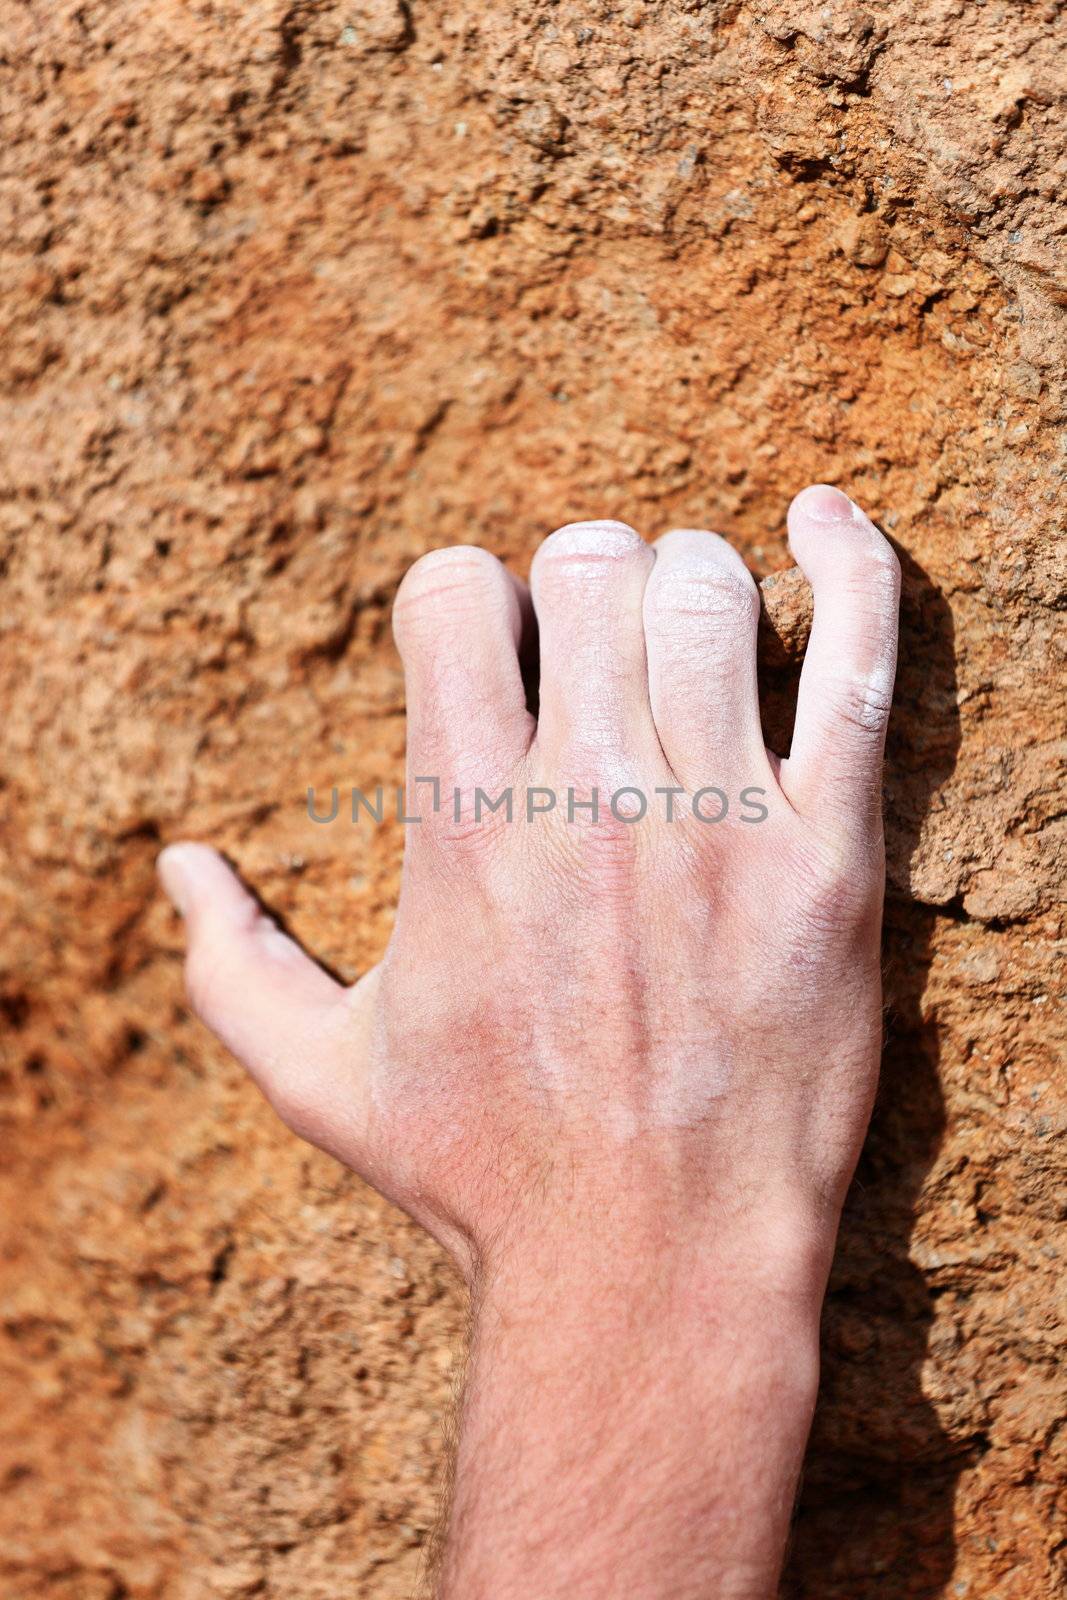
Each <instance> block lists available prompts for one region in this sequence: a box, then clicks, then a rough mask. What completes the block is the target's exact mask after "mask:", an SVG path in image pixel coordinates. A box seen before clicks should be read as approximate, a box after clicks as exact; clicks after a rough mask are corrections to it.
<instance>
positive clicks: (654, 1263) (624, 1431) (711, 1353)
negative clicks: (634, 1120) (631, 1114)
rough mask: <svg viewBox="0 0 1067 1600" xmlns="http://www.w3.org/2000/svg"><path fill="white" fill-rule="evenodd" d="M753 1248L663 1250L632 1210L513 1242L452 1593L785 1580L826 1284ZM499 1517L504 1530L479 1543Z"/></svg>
mask: <svg viewBox="0 0 1067 1600" xmlns="http://www.w3.org/2000/svg"><path fill="white" fill-rule="evenodd" d="M722 1242H723V1241H722V1240H721V1239H720V1241H719V1243H720V1245H721V1244H722ZM753 1251H754V1247H753V1246H752V1245H751V1243H749V1245H748V1246H747V1247H746V1249H745V1250H742V1249H741V1248H740V1246H737V1247H736V1248H735V1249H734V1250H733V1251H732V1252H726V1253H725V1256H724V1255H722V1254H720V1252H719V1250H718V1249H715V1250H713V1249H711V1248H710V1247H707V1246H705V1248H704V1249H703V1250H697V1249H694V1248H686V1249H685V1250H682V1249H680V1248H678V1246H677V1242H676V1244H675V1245H674V1246H673V1247H672V1248H670V1249H665V1248H663V1247H661V1248H660V1250H659V1251H658V1252H656V1251H652V1250H650V1249H648V1248H647V1242H646V1241H641V1247H640V1248H635V1241H634V1239H633V1236H632V1233H631V1232H630V1231H629V1230H628V1229H625V1228H622V1227H620V1226H618V1225H616V1226H615V1228H614V1230H613V1231H611V1232H610V1233H607V1234H605V1233H604V1231H603V1230H599V1231H598V1236H597V1237H596V1238H595V1241H594V1240H591V1237H590V1232H589V1231H588V1230H583V1231H582V1233H581V1234H580V1235H577V1236H576V1235H575V1234H574V1233H573V1232H572V1233H571V1234H570V1235H569V1236H564V1235H561V1234H552V1235H545V1234H542V1235H541V1237H540V1238H539V1239H538V1241H537V1243H536V1245H533V1244H532V1243H531V1242H530V1241H526V1248H524V1249H523V1250H522V1251H517V1250H516V1251H512V1250H509V1251H507V1252H504V1253H503V1254H499V1253H498V1255H497V1256H496V1258H495V1259H494V1262H493V1264H492V1267H491V1269H489V1270H486V1271H485V1272H484V1273H483V1275H482V1276H481V1277H480V1279H479V1281H478V1282H477V1284H476V1286H475V1294H474V1300H473V1309H474V1324H473V1332H472V1341H471V1351H470V1363H469V1373H468V1384H467V1391H466V1397H465V1401H464V1406H463V1412H462V1416H461V1424H460V1447H459V1453H458V1457H457V1473H456V1482H457V1495H456V1501H455V1505H454V1508H453V1523H452V1538H451V1541H450V1545H449V1559H448V1562H447V1573H448V1581H447V1582H446V1583H445V1586H444V1588H443V1590H442V1593H443V1594H444V1595H446V1596H448V1597H449V1600H451V1596H452V1595H453V1594H456V1595H459V1594H463V1595H465V1596H470V1595H472V1594H473V1595H476V1596H477V1597H478V1600H481V1597H482V1596H483V1595H485V1596H489V1595H491V1594H494V1593H500V1592H517V1591H516V1584H517V1582H518V1575H519V1574H527V1575H528V1574H529V1573H530V1572H531V1571H535V1570H536V1572H537V1575H538V1593H539V1594H540V1595H542V1596H543V1597H550V1600H556V1597H557V1596H559V1597H562V1596H563V1595H567V1594H571V1593H574V1592H582V1593H584V1594H588V1595H590V1596H591V1597H595V1600H601V1597H603V1600H607V1597H609V1596H611V1595H613V1594H615V1593H617V1587H616V1584H615V1578H614V1576H613V1575H614V1574H615V1573H616V1571H618V1570H624V1571H626V1572H627V1573H628V1574H629V1575H630V1588H631V1592H633V1593H634V1594H640V1595H645V1594H648V1595H658V1594H661V1593H670V1594H671V1595H672V1596H674V1597H676V1600H690V1597H693V1600H697V1597H699V1596H703V1595H706V1594H708V1593H712V1592H713V1593H716V1594H721V1595H723V1596H726V1595H729V1596H731V1597H735V1596H736V1597H738V1600H742V1597H743V1600H756V1597H759V1600H766V1597H767V1596H769V1595H770V1594H771V1593H772V1592H773V1590H774V1584H775V1580H776V1576H777V1569H778V1564H779V1562H780V1558H781V1552H782V1549H783V1548H784V1544H785V1539H786V1534H787V1530H788V1525H789V1518H790V1514H791V1510H792V1503H793V1495H794V1491H795V1485H796V1479H797V1474H798V1471H799V1466H800V1460H801V1457H802V1454H803V1448H804V1443H805V1440H806V1438H807V1433H808V1429H809V1427H810V1422H811V1415H812V1411H813V1409H814V1404H815V1395H816V1389H817V1384H818V1323H819V1301H820V1299H821V1284H820V1285H819V1288H818V1290H816V1289H815V1288H814V1286H813V1284H812V1281H811V1280H810V1278H809V1279H807V1280H806V1282H805V1287H804V1288H803V1289H802V1290H801V1289H797V1290H795V1291H794V1290H793V1289H792V1288H785V1287H784V1286H783V1284H782V1281H781V1279H780V1277H779V1275H778V1274H777V1273H776V1272H771V1271H766V1272H764V1273H752V1272H751V1271H749V1270H748V1262H749V1260H750V1258H751V1256H752V1254H753ZM742 1266H744V1269H745V1270H741V1268H742ZM650 1506H652V1507H655V1508H657V1509H656V1513H655V1516H654V1517H653V1518H652V1519H651V1521H650V1520H649V1507H650ZM491 1508H495V1512H496V1514H497V1515H496V1516H495V1517H494V1515H493V1512H492V1511H491ZM485 1519H490V1520H493V1521H494V1523H495V1525H496V1526H497V1528H498V1530H500V1531H498V1533H497V1535H496V1536H495V1538H494V1540H493V1542H492V1550H491V1551H487V1550H486V1549H485V1548H484V1547H483V1548H482V1549H480V1550H475V1549H474V1548H473V1546H472V1543H471V1537H472V1530H473V1529H474V1528H475V1527H477V1526H478V1524H479V1522H480V1521H483V1520H485ZM579 1556H580V1557H581V1562H580V1564H579V1565H577V1566H576V1565H575V1563H576V1562H577V1561H578V1557H579Z"/></svg>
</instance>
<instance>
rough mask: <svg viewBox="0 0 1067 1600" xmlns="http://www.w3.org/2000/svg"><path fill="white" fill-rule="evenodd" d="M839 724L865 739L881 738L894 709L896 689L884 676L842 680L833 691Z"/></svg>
mask: <svg viewBox="0 0 1067 1600" xmlns="http://www.w3.org/2000/svg"><path fill="white" fill-rule="evenodd" d="M833 706H834V714H835V716H836V718H837V720H838V722H839V723H842V724H844V726H845V727H846V728H847V729H849V730H850V731H851V732H852V733H853V734H855V735H856V736H858V737H859V738H863V739H870V738H876V737H878V736H880V735H881V734H882V733H883V731H884V729H885V725H886V723H887V722H888V720H889V713H890V711H891V710H892V707H893V686H892V683H891V682H889V681H888V679H887V677H886V676H885V675H884V674H881V673H876V674H873V675H871V676H870V677H867V678H845V679H840V680H839V681H838V682H837V684H836V685H835V687H834V691H833Z"/></svg>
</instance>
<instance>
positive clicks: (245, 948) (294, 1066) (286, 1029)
mask: <svg viewBox="0 0 1067 1600" xmlns="http://www.w3.org/2000/svg"><path fill="white" fill-rule="evenodd" d="M156 865H157V870H158V872H159V877H160V881H161V882H162V884H163V887H164V889H165V890H166V892H167V894H168V895H169V896H170V899H171V900H172V902H173V903H174V906H175V907H176V909H177V910H178V911H180V912H181V914H182V916H183V917H184V918H185V923H186V928H187V929H188V939H189V944H188V951H187V955H186V963H185V984H186V990H187V992H188V995H189V1000H190V1004H191V1005H192V1007H193V1010H194V1011H195V1012H196V1014H197V1016H198V1017H199V1018H200V1019H201V1021H202V1022H204V1023H205V1024H206V1025H207V1026H208V1027H209V1028H210V1029H211V1031H212V1033H214V1034H215V1035H216V1036H217V1037H218V1038H219V1039H220V1040H221V1041H222V1043H223V1044H224V1045H225V1046H226V1048H227V1049H228V1050H230V1051H231V1052H232V1053H233V1054H234V1055H235V1056H236V1057H237V1059H238V1061H240V1062H241V1064H242V1065H243V1066H244V1067H246V1068H247V1070H248V1072H249V1073H250V1074H251V1076H252V1077H253V1078H254V1079H255V1081H256V1083H257V1084H258V1085H259V1087H260V1088H261V1089H262V1090H263V1092H264V1094H265V1095H266V1096H267V1098H268V1100H270V1102H271V1104H272V1105H273V1106H274V1108H275V1110H276V1111H277V1112H278V1113H279V1115H280V1116H281V1117H282V1118H283V1120H284V1121H285V1122H287V1123H288V1124H289V1126H290V1127H291V1128H293V1129H294V1131H295V1132H297V1133H300V1134H302V1135H303V1136H304V1137H305V1138H307V1139H310V1140H311V1141H312V1142H314V1143H315V1144H325V1143H332V1142H333V1141H332V1140H330V1139H328V1138H326V1137H324V1136H325V1134H326V1126H325V1124H326V1121H327V1116H328V1111H329V1107H328V1103H325V1102H328V1100H329V1098H330V1092H329V1089H328V1087H327V1086H328V1085H329V1084H330V1083H331V1082H336V1079H337V1076H338V1071H339V1069H340V1068H341V1066H342V1055H343V1054H350V1053H351V1052H353V1050H358V1048H359V1035H360V1033H361V1032H362V1030H361V1029H360V1028H359V1027H358V1026H356V1022H357V1019H356V1017H355V1016H354V1014H353V1006H352V1005H351V1004H350V1003H349V1002H350V1001H354V1000H355V997H356V995H357V994H358V993H359V988H361V987H362V986H358V987H357V989H353V990H349V989H345V988H344V987H343V986H342V985H341V984H339V983H337V982H336V981H335V980H334V979H333V978H331V977H330V976H329V974H328V973H326V972H324V971H323V969H322V967H320V966H318V965H317V963H316V962H314V961H312V960H311V958H310V957H309V956H307V955H305V953H304V951H303V950H301V948H300V946H299V945H298V944H296V943H295V942H294V940H292V939H290V938H288V936H287V935H286V934H284V933H282V931H281V929H280V928H279V927H278V926H277V925H276V924H275V923H274V922H272V920H271V919H270V917H268V916H267V915H266V914H265V913H264V912H263V911H262V910H261V908H260V906H259V905H258V903H257V902H256V901H255V900H254V899H253V897H252V896H251V895H250V894H249V893H248V891H247V889H245V888H244V886H243V885H242V883H241V882H240V880H239V879H238V877H237V875H236V874H235V873H234V872H232V871H231V869H230V868H229V867H228V866H227V864H226V862H225V861H224V860H223V859H222V857H221V856H220V855H219V853H218V851H217V850H212V849H211V848H210V846H208V845H204V844H173V845H168V847H167V848H166V849H165V850H164V851H163V852H162V853H161V855H160V857H159V860H158V862H157V864H156ZM345 1076H346V1077H347V1076H348V1074H347V1073H346V1074H345ZM358 1076H359V1075H357V1074H353V1077H355V1078H357V1081H358ZM355 1087H356V1083H351V1088H355ZM347 1109H348V1110H349V1112H350V1113H351V1112H355V1111H356V1109H357V1108H356V1107H351V1106H350V1107H348V1108H347ZM335 1117H336V1107H335V1108H334V1118H332V1119H331V1120H335ZM347 1120H348V1119H347V1118H346V1121H347ZM331 1131H335V1130H331ZM353 1131H354V1130H353ZM347 1158H348V1159H349V1160H351V1155H349V1156H348V1157H347Z"/></svg>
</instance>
